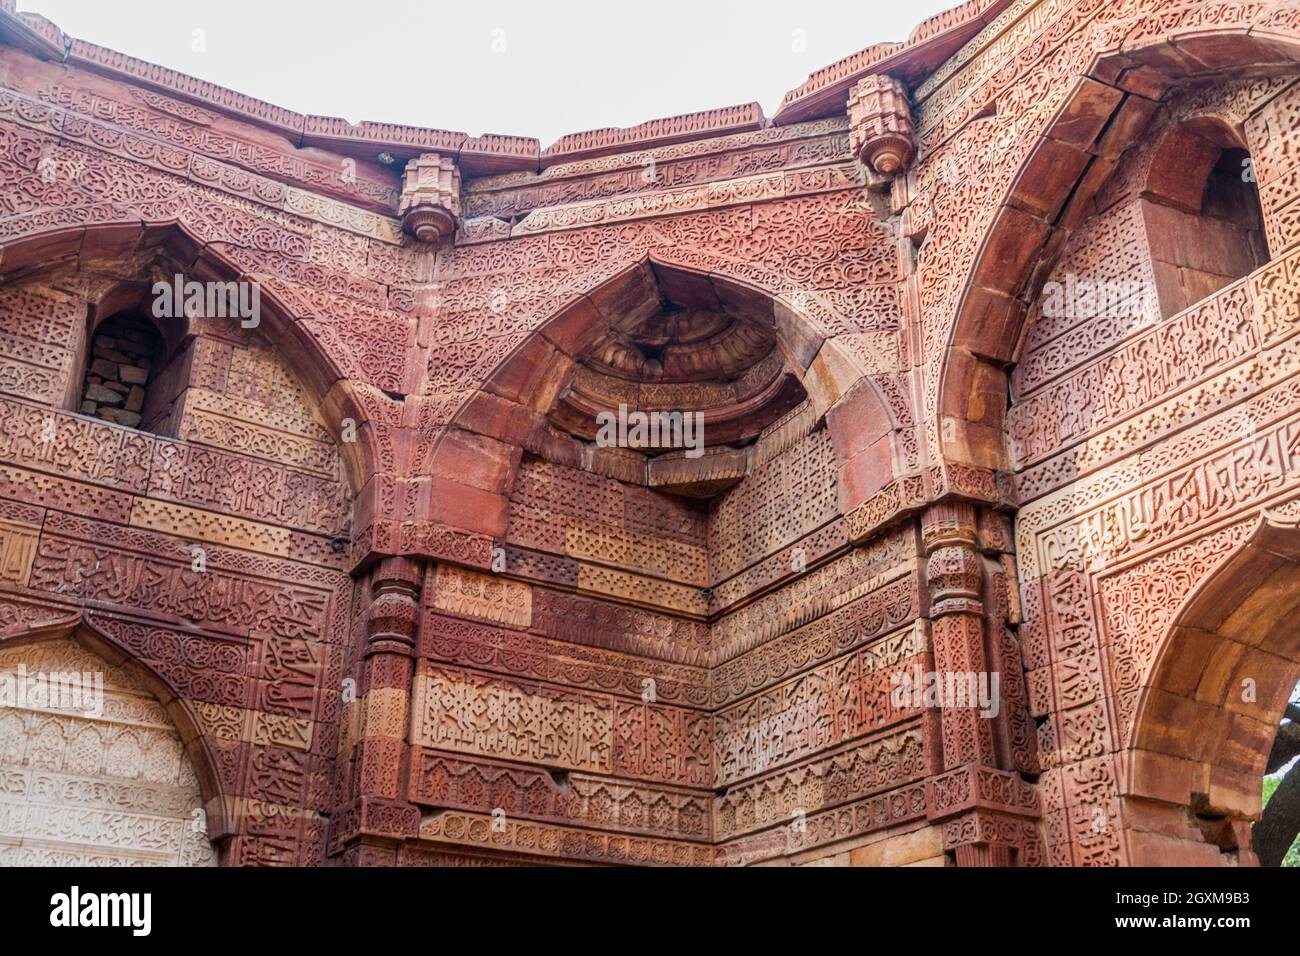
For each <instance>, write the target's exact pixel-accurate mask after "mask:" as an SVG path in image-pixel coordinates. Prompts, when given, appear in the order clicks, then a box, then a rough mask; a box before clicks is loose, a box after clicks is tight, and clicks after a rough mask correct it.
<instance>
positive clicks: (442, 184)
mask: <svg viewBox="0 0 1300 956" xmlns="http://www.w3.org/2000/svg"><path fill="white" fill-rule="evenodd" d="M397 211H398V213H399V214H401V217H402V228H403V229H405V230H406V231H407V232H409V233H410V234H411V235H413V236H415V238H416V239H419V240H420V241H421V242H433V243H436V242H441V241H442V240H444V239H450V238H451V237H452V235H453V234H454V233H455V232H456V226H457V224H458V223H459V222H460V170H459V169H457V168H456V161H455V160H454V159H452V158H451V157H450V156H439V155H438V154H437V153H425V154H424V155H422V156H417V157H416V158H415V159H413V160H411V161H410V162H408V163H407V164H406V173H405V175H404V176H403V178H402V199H401V202H400V203H399V204H398V207H397Z"/></svg>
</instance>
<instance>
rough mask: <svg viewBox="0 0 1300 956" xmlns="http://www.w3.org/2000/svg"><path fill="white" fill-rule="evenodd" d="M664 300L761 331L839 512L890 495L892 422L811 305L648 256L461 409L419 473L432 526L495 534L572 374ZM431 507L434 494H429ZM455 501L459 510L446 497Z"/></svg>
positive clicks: (596, 291) (701, 260)
mask: <svg viewBox="0 0 1300 956" xmlns="http://www.w3.org/2000/svg"><path fill="white" fill-rule="evenodd" d="M658 292H662V293H664V294H665V295H666V297H668V298H673V299H681V300H682V301H685V302H688V303H707V304H709V305H710V306H713V307H717V308H720V309H722V310H730V311H732V312H735V313H737V314H743V315H745V316H746V317H747V319H749V320H752V321H753V322H755V323H756V324H758V325H759V326H761V327H762V328H763V329H764V330H765V331H766V332H767V333H769V334H770V335H771V336H772V338H773V340H774V341H775V343H776V347H777V349H778V350H779V353H780V360H781V365H782V374H784V375H787V376H789V377H790V378H791V379H792V380H793V381H794V382H796V383H797V385H798V387H799V388H800V389H801V390H802V392H803V393H804V395H806V397H807V400H808V402H809V404H810V407H811V409H812V411H813V413H814V415H815V418H816V420H819V421H820V420H821V419H822V418H827V421H828V424H829V425H830V426H831V434H832V441H833V443H834V445H835V447H836V453H837V456H838V458H839V465H840V470H841V474H840V481H841V489H842V494H841V503H842V505H843V508H844V511H845V512H847V511H848V510H850V509H851V508H853V507H856V506H857V505H859V504H861V503H862V502H863V501H865V500H866V499H867V498H869V497H871V496H872V495H874V494H876V493H877V492H878V491H880V490H881V489H882V488H884V487H886V486H887V485H889V484H890V483H891V482H892V481H893V480H894V478H895V477H896V476H897V474H898V473H899V472H900V471H901V469H900V467H899V465H898V455H897V444H898V440H897V437H896V432H898V431H899V430H900V429H901V427H902V425H901V424H900V423H899V422H898V420H897V417H896V414H895V412H894V411H893V409H892V406H891V404H890V403H889V402H887V401H886V400H885V398H884V395H883V393H882V391H881V388H880V384H879V383H878V382H877V381H876V380H875V378H874V377H873V375H872V374H871V373H872V371H873V370H872V369H870V368H869V367H867V366H868V363H867V362H864V361H863V360H862V358H861V357H860V356H859V355H858V354H856V353H855V352H854V351H852V350H850V349H849V348H847V347H846V346H845V345H844V343H843V342H841V341H839V340H837V339H836V338H835V337H834V336H832V335H830V334H829V333H828V332H827V331H826V327H825V325H824V324H823V323H821V322H819V321H818V320H817V318H816V314H817V309H818V308H819V305H818V303H817V302H816V301H815V299H811V298H810V297H807V296H798V295H788V294H783V293H779V292H776V291H775V290H771V289H767V288H764V287H762V286H760V285H759V284H757V283H756V282H755V281H754V280H753V279H752V278H750V277H740V276H737V275H734V274H733V264H732V263H730V262H728V261H727V260H724V259H722V258H715V257H711V256H709V255H707V254H701V253H699V252H697V251H694V250H691V251H686V252H681V251H673V250H663V249H656V250H655V251H654V252H651V253H647V254H643V255H641V256H639V257H637V258H636V259H634V260H632V261H630V262H626V263H620V264H619V265H618V267H617V268H612V267H610V266H609V265H606V266H605V267H603V268H601V269H599V270H596V271H595V272H593V273H592V274H591V275H590V276H589V277H588V279H587V282H586V284H585V285H584V286H583V287H581V288H580V289H579V290H578V291H577V292H575V293H574V294H573V295H572V296H570V297H569V298H568V299H567V300H566V301H565V302H564V303H563V304H562V305H560V306H559V307H557V308H556V309H554V310H553V311H552V312H551V314H550V315H549V316H548V317H547V318H546V319H545V320H544V321H543V322H541V323H540V324H539V325H538V326H537V327H536V328H535V329H534V330H533V331H532V332H530V333H529V334H528V335H527V336H526V337H525V338H524V339H523V341H522V342H520V343H519V344H518V345H517V346H516V347H515V348H514V349H513V350H512V351H511V352H510V353H509V354H508V355H507V356H506V357H505V358H504V359H503V360H502V361H501V362H500V363H499V364H498V365H497V366H496V368H495V369H494V370H493V371H492V372H491V373H490V374H489V375H488V376H487V377H486V379H485V381H484V382H483V384H482V386H481V387H480V388H479V389H478V390H476V391H475V393H474V394H473V395H472V396H471V397H470V398H469V399H468V400H467V401H466V402H465V403H464V404H463V405H462V406H461V407H460V409H459V411H458V412H457V413H456V414H455V415H454V416H453V419H452V422H451V424H450V425H449V427H448V428H447V430H446V432H445V434H444V435H443V436H442V437H441V439H440V441H439V444H438V445H437V447H436V448H434V449H433V450H432V452H431V453H430V455H429V457H428V459H427V460H426V462H425V464H424V465H423V468H422V470H423V471H425V472H426V473H428V474H430V475H431V476H432V478H433V480H434V482H435V483H437V484H439V485H440V487H442V488H443V489H445V490H446V491H448V492H452V491H454V492H455V494H450V493H448V494H443V495H441V498H442V503H441V504H440V505H438V511H439V514H438V519H439V520H443V521H445V522H446V523H448V524H450V525H452V526H454V527H456V528H460V529H462V530H467V531H472V532H477V533H481V534H486V535H490V536H493V537H496V536H499V535H500V534H501V533H503V532H504V529H505V515H506V498H507V496H508V493H509V489H510V488H511V487H512V485H513V483H514V477H515V473H516V470H517V468H518V465H519V462H520V460H521V458H522V454H523V451H524V450H525V449H527V450H546V451H547V453H551V454H555V453H560V454H562V455H563V456H568V457H569V458H572V460H573V461H575V462H576V461H578V460H579V459H580V457H581V453H580V452H579V451H578V450H576V448H574V449H570V450H567V451H559V445H557V442H560V443H563V442H564V441H567V439H561V438H557V436H556V435H555V434H554V432H553V430H552V429H550V428H549V422H548V421H547V415H548V413H549V412H550V411H551V410H552V409H553V408H554V406H555V404H556V403H557V401H559V399H560V397H561V394H562V393H563V392H564V391H565V389H566V388H568V385H569V379H570V378H571V376H572V372H573V369H574V367H575V364H576V363H577V362H578V361H579V360H580V358H581V356H582V355H583V353H584V350H585V349H587V348H588V347H590V346H591V345H592V344H593V343H594V342H595V341H596V340H597V339H599V338H600V336H601V335H602V334H603V333H604V331H605V330H607V329H609V328H610V327H611V325H613V324H614V323H617V322H619V321H620V320H622V319H623V318H624V317H625V315H626V313H627V312H628V310H630V309H635V308H639V307H642V305H644V303H646V302H647V301H649V299H648V297H649V296H652V295H655V294H657V293H658ZM433 494H434V496H435V497H439V490H438V488H435V489H434V492H433ZM453 498H456V499H459V506H458V504H457V503H456V502H455V501H453V500H452V499H453Z"/></svg>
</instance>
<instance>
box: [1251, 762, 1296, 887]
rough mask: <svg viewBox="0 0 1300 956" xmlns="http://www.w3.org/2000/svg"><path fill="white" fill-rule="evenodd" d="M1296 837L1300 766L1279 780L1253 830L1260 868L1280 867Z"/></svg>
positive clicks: (1253, 840) (1293, 768) (1253, 841)
mask: <svg viewBox="0 0 1300 956" xmlns="http://www.w3.org/2000/svg"><path fill="white" fill-rule="evenodd" d="M1296 834H1300V764H1297V765H1296V766H1294V767H1292V768H1291V770H1290V772H1289V773H1287V775H1286V776H1285V777H1283V778H1282V782H1281V783H1279V784H1278V785H1277V789H1276V790H1274V791H1273V796H1272V797H1270V798H1269V801H1268V806H1266V807H1265V808H1264V813H1263V815H1262V816H1260V818H1259V822H1258V823H1256V824H1255V828H1254V830H1253V831H1252V840H1251V842H1252V843H1254V845H1255V846H1254V849H1255V854H1256V855H1257V856H1258V857H1259V862H1260V865H1261V866H1281V865H1282V858H1283V857H1284V856H1286V851H1287V850H1288V849H1290V847H1291V844H1292V843H1293V842H1295V838H1296Z"/></svg>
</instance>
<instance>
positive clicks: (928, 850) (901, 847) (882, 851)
mask: <svg viewBox="0 0 1300 956" xmlns="http://www.w3.org/2000/svg"><path fill="white" fill-rule="evenodd" d="M936 856H939V857H942V856H943V833H942V831H941V830H940V829H939V828H938V827H924V828H923V829H920V830H914V831H912V832H911V833H903V834H899V835H898V836H892V837H889V838H887V839H884V840H881V841H880V842H879V843H873V844H871V845H870V846H864V847H859V848H858V849H856V850H853V851H852V852H851V853H850V865H852V866H906V865H907V864H909V863H916V862H919V861H921V860H929V859H933V858H934V857H936Z"/></svg>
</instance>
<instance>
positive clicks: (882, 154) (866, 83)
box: [849, 75, 916, 179]
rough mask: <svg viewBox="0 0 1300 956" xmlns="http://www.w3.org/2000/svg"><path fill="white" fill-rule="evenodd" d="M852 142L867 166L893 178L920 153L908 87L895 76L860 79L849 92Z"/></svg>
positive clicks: (857, 154)
mask: <svg viewBox="0 0 1300 956" xmlns="http://www.w3.org/2000/svg"><path fill="white" fill-rule="evenodd" d="M849 145H850V146H851V147H852V149H853V154H854V155H855V156H857V157H858V159H859V160H860V161H861V162H862V164H863V165H864V166H866V167H867V168H868V169H870V170H871V171H872V172H875V173H879V174H880V175H881V176H885V177H888V178H891V179H892V178H893V177H895V176H898V175H900V174H902V173H905V172H906V171H907V168H908V166H910V165H911V163H912V158H913V157H914V156H915V155H916V138H915V133H914V130H913V128H912V109H911V106H910V104H909V103H908V99H907V90H906V88H904V86H903V84H902V83H900V82H899V81H898V80H896V79H894V78H893V77H892V76H885V75H874V76H868V77H865V78H863V79H862V80H859V81H858V83H857V84H856V85H855V86H854V87H853V89H852V90H851V91H850V92H849Z"/></svg>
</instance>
